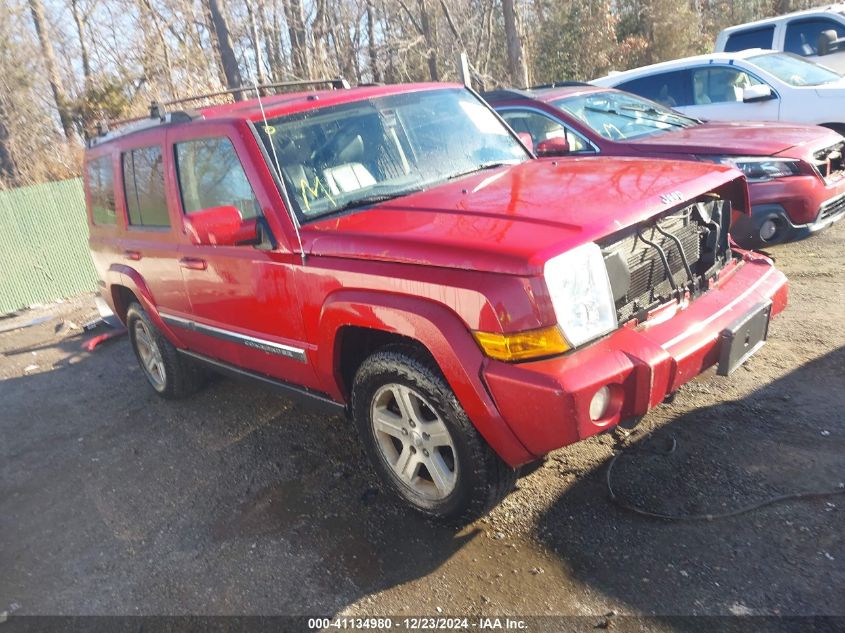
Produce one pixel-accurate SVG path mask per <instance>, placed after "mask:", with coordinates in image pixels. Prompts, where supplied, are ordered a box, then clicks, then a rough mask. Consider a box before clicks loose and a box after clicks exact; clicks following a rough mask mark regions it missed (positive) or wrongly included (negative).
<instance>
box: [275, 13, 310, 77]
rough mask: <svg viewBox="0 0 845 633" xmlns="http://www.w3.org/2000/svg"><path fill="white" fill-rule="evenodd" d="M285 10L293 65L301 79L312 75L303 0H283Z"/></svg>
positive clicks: (294, 70)
mask: <svg viewBox="0 0 845 633" xmlns="http://www.w3.org/2000/svg"><path fill="white" fill-rule="evenodd" d="M282 6H283V7H284V11H285V21H286V22H287V23H288V37H289V38H290V49H291V50H290V55H291V65H292V66H293V72H294V74H295V75H296V76H297V77H299V78H300V79H304V78H306V77H309V76H310V70H309V69H310V66H311V64H310V61H309V55H308V41H307V39H306V37H305V18H304V17H303V12H302V1H301V0H282Z"/></svg>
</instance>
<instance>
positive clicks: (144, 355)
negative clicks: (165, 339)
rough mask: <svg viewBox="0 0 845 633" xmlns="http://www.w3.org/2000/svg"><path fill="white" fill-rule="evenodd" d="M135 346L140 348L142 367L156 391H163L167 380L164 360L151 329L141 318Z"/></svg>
mask: <svg viewBox="0 0 845 633" xmlns="http://www.w3.org/2000/svg"><path fill="white" fill-rule="evenodd" d="M135 347H136V348H137V350H138V357H139V358H140V359H141V367H142V368H143V369H144V373H146V374H147V378H148V379H149V381H150V383H151V384H152V386H153V387H154V388H155V389H156V391H162V390H163V389H164V387H165V384H166V382H167V374H166V373H165V368H164V360H163V358H162V356H161V350H160V349H159V348H158V344H157V343H156V342H155V339H154V338H153V336H152V334H151V333H150V330H149V329H148V328H147V325H146V324H145V323H144V322H143V321H141V320H138V321H136V322H135Z"/></svg>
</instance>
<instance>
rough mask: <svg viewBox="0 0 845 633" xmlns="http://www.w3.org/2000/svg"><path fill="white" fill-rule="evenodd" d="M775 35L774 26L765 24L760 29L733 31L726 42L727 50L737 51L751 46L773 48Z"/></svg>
mask: <svg viewBox="0 0 845 633" xmlns="http://www.w3.org/2000/svg"><path fill="white" fill-rule="evenodd" d="M774 35H775V27H774V26H764V27H760V28H758V29H748V30H747V31H737V32H735V33H731V35H730V36H729V37H728V41H727V43H726V44H725V52H726V53H735V52H737V51H744V50H746V49H749V48H771V47H772V40H773V39H774Z"/></svg>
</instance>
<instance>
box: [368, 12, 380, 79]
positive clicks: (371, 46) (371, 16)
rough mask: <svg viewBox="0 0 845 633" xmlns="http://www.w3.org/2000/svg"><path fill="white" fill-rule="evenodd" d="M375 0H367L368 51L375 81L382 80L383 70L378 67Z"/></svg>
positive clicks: (371, 73) (371, 72)
mask: <svg viewBox="0 0 845 633" xmlns="http://www.w3.org/2000/svg"><path fill="white" fill-rule="evenodd" d="M375 22H376V20H375V8H374V7H373V0H367V53H368V54H369V56H370V75H372V78H373V81H374V82H376V83H378V82H380V81H381V70H379V67H378V49H377V48H376V24H375Z"/></svg>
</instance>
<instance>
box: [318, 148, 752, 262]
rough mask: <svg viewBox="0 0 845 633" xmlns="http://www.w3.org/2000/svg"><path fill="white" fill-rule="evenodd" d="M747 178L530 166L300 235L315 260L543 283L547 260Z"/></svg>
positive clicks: (722, 170) (712, 172)
mask: <svg viewBox="0 0 845 633" xmlns="http://www.w3.org/2000/svg"><path fill="white" fill-rule="evenodd" d="M740 178H741V175H740V173H739V172H738V171H735V170H733V169H730V168H727V167H722V166H716V165H713V164H710V163H704V162H703V163H696V162H690V161H665V160H647V161H646V160H640V159H630V158H612V159H611V158H601V157H590V158H567V159H558V160H530V161H526V162H524V163H521V164H519V165H512V166H505V167H500V168H498V169H495V170H490V171H484V172H480V173H478V174H474V175H472V176H468V177H465V178H461V179H457V180H454V181H451V182H447V183H446V184H443V185H439V186H437V187H434V188H432V189H428V190H426V191H423V192H419V193H415V194H411V195H409V196H405V197H403V198H398V199H396V200H391V201H388V202H385V203H381V204H378V205H375V206H373V207H371V208H369V209H366V210H360V211H356V212H353V213H350V214H347V215H342V216H338V217H332V218H327V219H325V220H321V221H316V222H314V223H310V224H306V225H304V226H303V227H302V231H301V233H302V239H303V246H304V248H305V251H306V252H307V253H308V254H309V255H313V256H323V257H343V258H354V259H365V260H376V261H387V262H398V263H408V264H418V265H424V266H437V267H445V268H461V269H468V270H479V271H489V272H499V273H507V274H515V275H536V274H539V273H541V272H542V270H543V264H544V263H545V262H546V260H548V259H549V258H550V257H553V256H554V255H557V254H559V253H562V252H564V251H566V250H569V249H571V248H573V247H575V246H578V245H580V244H583V243H586V242H589V241H594V240H598V239H600V238H603V237H606V236H608V235H611V234H613V233H615V232H617V231H619V230H621V229H623V228H626V227H628V226H631V225H634V224H636V223H638V222H641V221H643V220H646V219H648V218H650V217H652V216H654V215H656V214H658V213H660V212H662V211H664V210H667V209H669V208H671V207H675V206H677V205H678V204H679V203H680V202H682V201H683V200H687V199H692V198H695V197H697V196H699V195H701V194H703V193H707V192H708V191H712V190H713V189H715V188H717V187H719V186H720V185H723V184H725V183H726V182H730V181H735V180H738V179H740Z"/></svg>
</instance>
